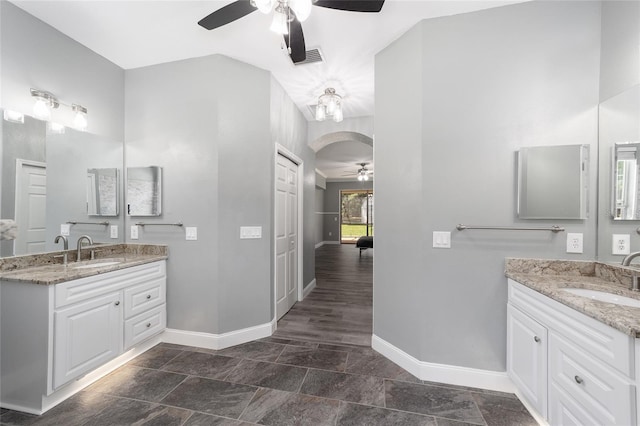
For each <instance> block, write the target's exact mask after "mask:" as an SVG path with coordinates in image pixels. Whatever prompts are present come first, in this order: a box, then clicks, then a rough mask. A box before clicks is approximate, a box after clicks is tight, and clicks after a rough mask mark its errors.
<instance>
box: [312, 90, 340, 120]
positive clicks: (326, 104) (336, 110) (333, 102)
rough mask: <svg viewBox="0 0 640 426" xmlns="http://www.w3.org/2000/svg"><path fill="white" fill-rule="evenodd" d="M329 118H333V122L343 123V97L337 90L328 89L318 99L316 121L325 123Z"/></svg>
mask: <svg viewBox="0 0 640 426" xmlns="http://www.w3.org/2000/svg"><path fill="white" fill-rule="evenodd" d="M327 117H331V118H332V119H333V121H335V122H336V123H339V122H341V121H342V119H343V116H342V96H340V95H338V94H337V93H336V89H334V88H332V87H328V88H326V89H325V90H324V93H323V94H322V95H320V97H318V104H317V105H316V120H318V121H324V120H326V119H327Z"/></svg>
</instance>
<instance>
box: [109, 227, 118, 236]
mask: <svg viewBox="0 0 640 426" xmlns="http://www.w3.org/2000/svg"><path fill="white" fill-rule="evenodd" d="M109 236H110V237H111V238H118V225H111V227H110V228H109Z"/></svg>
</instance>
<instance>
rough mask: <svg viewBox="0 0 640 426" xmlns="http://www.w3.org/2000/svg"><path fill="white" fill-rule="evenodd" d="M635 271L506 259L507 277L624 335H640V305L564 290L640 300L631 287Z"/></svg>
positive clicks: (583, 263) (590, 264)
mask: <svg viewBox="0 0 640 426" xmlns="http://www.w3.org/2000/svg"><path fill="white" fill-rule="evenodd" d="M634 272H636V273H638V274H640V269H636V268H632V267H623V266H618V265H611V264H606V263H600V262H587V261H570V260H544V259H513V258H507V259H506V260H505V275H506V276H507V277H508V278H511V279H512V280H514V281H516V282H518V283H520V284H522V285H524V286H526V287H529V288H531V289H533V290H535V291H537V292H539V293H541V294H544V295H545V296H548V297H550V298H551V299H553V300H555V301H557V302H560V303H562V304H564V305H566V306H569V307H571V308H573V309H575V310H577V311H579V312H582V313H583V314H585V315H587V316H589V317H591V318H594V319H596V320H598V321H600V322H603V323H605V324H607V325H609V326H611V327H613V328H615V329H617V330H619V331H621V332H623V333H625V334H628V335H630V336H634V337H640V308H633V307H628V306H622V305H617V304H613V303H606V302H601V301H598V300H593V299H590V298H588V297H582V296H577V295H574V294H571V293H568V292H566V291H562V290H561V289H562V288H569V287H571V288H585V289H589V290H599V291H606V292H609V293H614V294H618V295H621V296H626V297H630V298H632V299H638V300H640V293H639V292H634V291H631V290H630V287H631V277H632V276H633V273H634Z"/></svg>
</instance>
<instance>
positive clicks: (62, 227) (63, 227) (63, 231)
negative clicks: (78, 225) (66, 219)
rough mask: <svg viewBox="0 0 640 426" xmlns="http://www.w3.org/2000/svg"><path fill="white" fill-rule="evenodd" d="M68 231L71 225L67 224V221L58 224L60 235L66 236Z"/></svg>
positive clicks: (69, 231)
mask: <svg viewBox="0 0 640 426" xmlns="http://www.w3.org/2000/svg"><path fill="white" fill-rule="evenodd" d="M70 233H71V225H69V224H68V223H63V224H62V225H60V235H62V236H63V237H68V236H69V234H70Z"/></svg>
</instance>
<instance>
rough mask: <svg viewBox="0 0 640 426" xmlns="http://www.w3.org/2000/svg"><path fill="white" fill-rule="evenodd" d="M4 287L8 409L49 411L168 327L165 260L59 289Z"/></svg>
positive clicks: (1, 322) (1, 333)
mask: <svg viewBox="0 0 640 426" xmlns="http://www.w3.org/2000/svg"><path fill="white" fill-rule="evenodd" d="M69 267H72V266H71V265H70V266H69ZM0 285H1V287H0V303H1V311H0V339H1V340H0V344H1V345H2V355H3V356H2V359H0V372H1V380H2V386H0V397H1V400H0V402H1V403H2V406H3V407H7V408H14V409H18V410H21V411H27V412H32V413H39V412H42V411H45V410H46V409H48V408H50V406H52V405H55V403H56V402H53V401H56V398H55V397H56V394H57V393H61V392H59V391H61V390H62V391H64V390H65V388H66V387H67V386H66V385H68V384H69V383H72V382H74V380H76V379H79V378H82V377H83V376H84V375H86V374H88V373H90V372H91V371H93V370H95V369H96V368H99V367H101V366H103V365H104V364H105V363H107V362H108V361H110V360H112V359H114V358H116V357H118V356H119V355H121V354H123V353H124V352H125V351H127V350H128V349H130V348H132V347H133V346H134V345H136V344H138V343H140V342H142V341H144V340H146V339H148V338H150V337H152V336H154V335H156V334H158V333H160V332H162V331H163V330H164V328H165V327H166V308H165V307H166V304H165V302H166V262H165V261H164V260H161V261H155V262H152V263H146V264H142V265H137V266H132V267H128V268H122V269H118V270H115V271H111V272H105V273H99V274H96V275H92V276H89V277H86V278H81V279H74V280H71V281H66V282H61V283H59V284H53V285H41V284H35V283H24V282H12V281H2V283H1V284H0ZM65 392H66V391H65ZM57 402H59V401H57Z"/></svg>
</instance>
